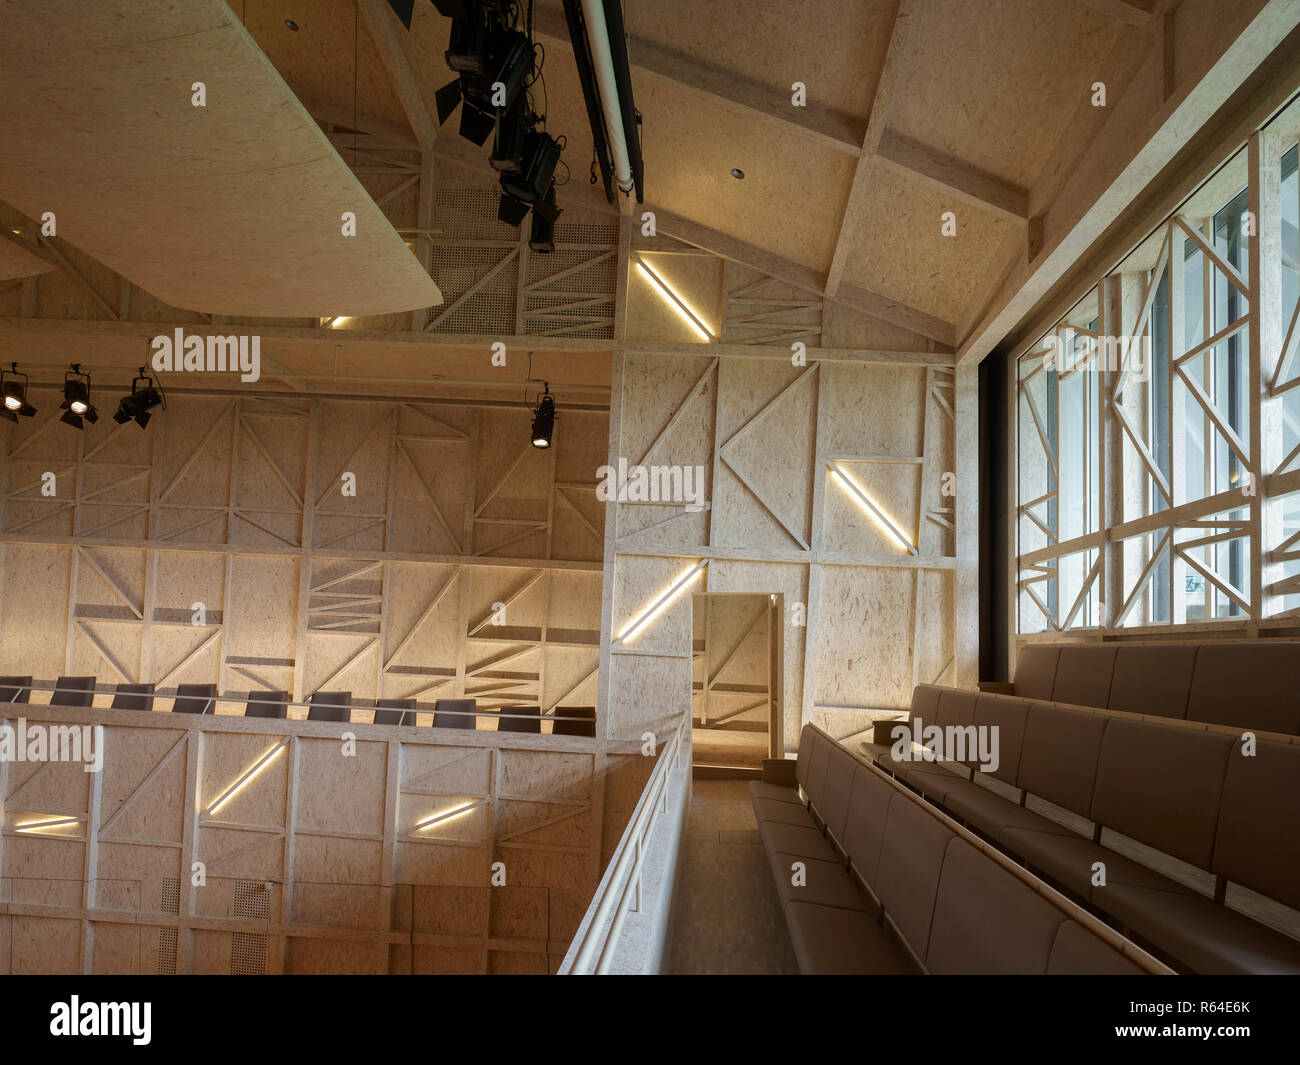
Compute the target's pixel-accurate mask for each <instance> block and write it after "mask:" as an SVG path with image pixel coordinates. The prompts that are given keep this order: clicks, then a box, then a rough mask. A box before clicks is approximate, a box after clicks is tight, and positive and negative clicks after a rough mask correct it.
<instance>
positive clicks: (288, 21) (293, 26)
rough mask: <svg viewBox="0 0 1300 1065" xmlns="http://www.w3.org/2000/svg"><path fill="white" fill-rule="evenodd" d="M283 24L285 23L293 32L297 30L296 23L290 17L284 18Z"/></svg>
mask: <svg viewBox="0 0 1300 1065" xmlns="http://www.w3.org/2000/svg"><path fill="white" fill-rule="evenodd" d="M284 24H285V25H286V26H288V27H289V29H291V30H293V32H294V33H297V32H298V30H299V26H298V23H296V22H294V20H293V19H291V18H287V19H285V20H284Z"/></svg>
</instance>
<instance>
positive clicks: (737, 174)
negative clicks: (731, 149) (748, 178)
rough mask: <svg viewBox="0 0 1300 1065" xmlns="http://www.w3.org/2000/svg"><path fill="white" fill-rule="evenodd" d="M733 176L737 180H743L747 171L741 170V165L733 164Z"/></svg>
mask: <svg viewBox="0 0 1300 1065" xmlns="http://www.w3.org/2000/svg"><path fill="white" fill-rule="evenodd" d="M731 176H732V177H734V178H735V179H736V180H737V181H743V180H744V179H745V172H744V171H743V170H741V169H740V167H738V166H733V167H732V168H731Z"/></svg>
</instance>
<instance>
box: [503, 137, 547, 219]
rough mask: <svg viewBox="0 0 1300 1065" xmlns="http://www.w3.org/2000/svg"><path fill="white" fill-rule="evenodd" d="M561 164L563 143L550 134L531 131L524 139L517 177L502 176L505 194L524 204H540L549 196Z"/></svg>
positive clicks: (511, 175)
mask: <svg viewBox="0 0 1300 1065" xmlns="http://www.w3.org/2000/svg"><path fill="white" fill-rule="evenodd" d="M559 161H560V143H559V141H557V140H556V139H555V138H554V137H552V136H551V135H550V134H549V133H541V132H539V131H537V130H531V131H530V132H529V133H527V134H526V135H525V136H524V155H523V160H522V162H521V164H520V167H519V172H518V173H515V174H510V173H505V174H502V175H501V191H502V192H504V193H506V195H508V196H513V197H514V198H515V199H517V200H523V202H524V203H537V202H538V201H539V200H541V199H542V198H543V197H545V195H546V190H547V188H548V187H549V186H550V184H551V178H552V177H553V176H554V174H555V164H556V163H558V162H559Z"/></svg>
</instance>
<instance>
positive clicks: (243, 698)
mask: <svg viewBox="0 0 1300 1065" xmlns="http://www.w3.org/2000/svg"><path fill="white" fill-rule="evenodd" d="M4 687H11V685H4ZM12 687H13V688H14V693H13V695H11V696H10V697H9V698H8V699H0V705H4V704H5V703H11V704H13V705H15V706H22V705H31V706H48V705H50V704H49V703H31V704H23V703H19V702H18V701H17V699H18V696H20V695H21V694H22V693H23V692H50V693H54V692H70V693H76V694H89V695H91V696H95V695H110V696H111V695H117V694H118V692H117V686H113V687H106V688H101V687H100V686H99V685H96V686H95V687H94V688H89V689H87V688H60V687H59V686H58V685H57V684H20V685H13V686H12ZM269 690H270V689H250V691H251V692H252V694H253V695H258V694H262V693H264V692H266V691H269ZM122 694H125V695H143V696H148V697H149V698H151V699H158V698H162V699H174V698H176V697H177V696H176V693H175V692H174V691H169V690H168V689H165V688H164V689H161V690H159V691H155V692H124V693H122ZM182 698H185V699H202V698H204V696H201V695H198V696H191V695H186V696H182ZM467 698H472V696H467ZM208 701H209V702H211V703H212V707H213V710H214V711H215V710H216V705H217V703H243V704H246V703H247V702H248V701H249V700H248V696H247V695H237V696H235V695H220V694H218V695H214V696H212V698H211V699H209V700H208ZM256 701H257V700H256V699H254V702H256ZM277 705H278V704H277ZM516 705H518V706H525V705H532V704H526V703H518V704H516ZM284 706H285V709H286V711H287V710H288V708H289V707H292V706H297V707H304V708H306V709H308V710H310V709H311V708H312V707H313V706H317V707H320V706H328V707H330V708H331V709H335V710H347V711H348V712H349V714H350V713H351V711H353V710H396V711H397V712H398V713H404V714H432V713H435V712H436V713H438V714H446V715H447V716H448V717H473V718H480V717H486V718H493V719H497V718H503V717H508V718H518V719H520V720H524V721H542V720H546V721H580V722H585V723H588V724H590V723H591V720H592V719H591V718H589V717H569V716H567V715H561V714H557V713H555V712H554V709H560V708H559V707H556V708H554V709H552V710H551V711H549V712H548V711H542V712H541V713H539V714H509V713H505V712H503V711H500V710H437V709H436V708H435V707H434V706H431V705H426V706H419V705H415V706H410V707H387V706H376V705H374V704H370V705H366V704H364V703H313V702H311V701H310V700H308V701H307V702H294V701H292V700H289V701H286V702H285V704H284ZM68 709H76V707H69V708H68ZM82 709H90V708H89V707H82ZM100 709H109V708H108V707H101V708H100ZM229 716H238V715H229ZM325 723H326V724H328V722H325ZM348 723H349V722H343V721H338V722H335V724H339V725H342V724H348ZM352 724H361V722H352Z"/></svg>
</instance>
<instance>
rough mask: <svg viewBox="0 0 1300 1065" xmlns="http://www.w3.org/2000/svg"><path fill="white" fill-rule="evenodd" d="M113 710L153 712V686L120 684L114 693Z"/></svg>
mask: <svg viewBox="0 0 1300 1065" xmlns="http://www.w3.org/2000/svg"><path fill="white" fill-rule="evenodd" d="M111 709H113V710H152V709H153V685H152V684H119V685H118V686H117V688H116V689H115V690H114V692H113V702H112V704H111Z"/></svg>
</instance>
